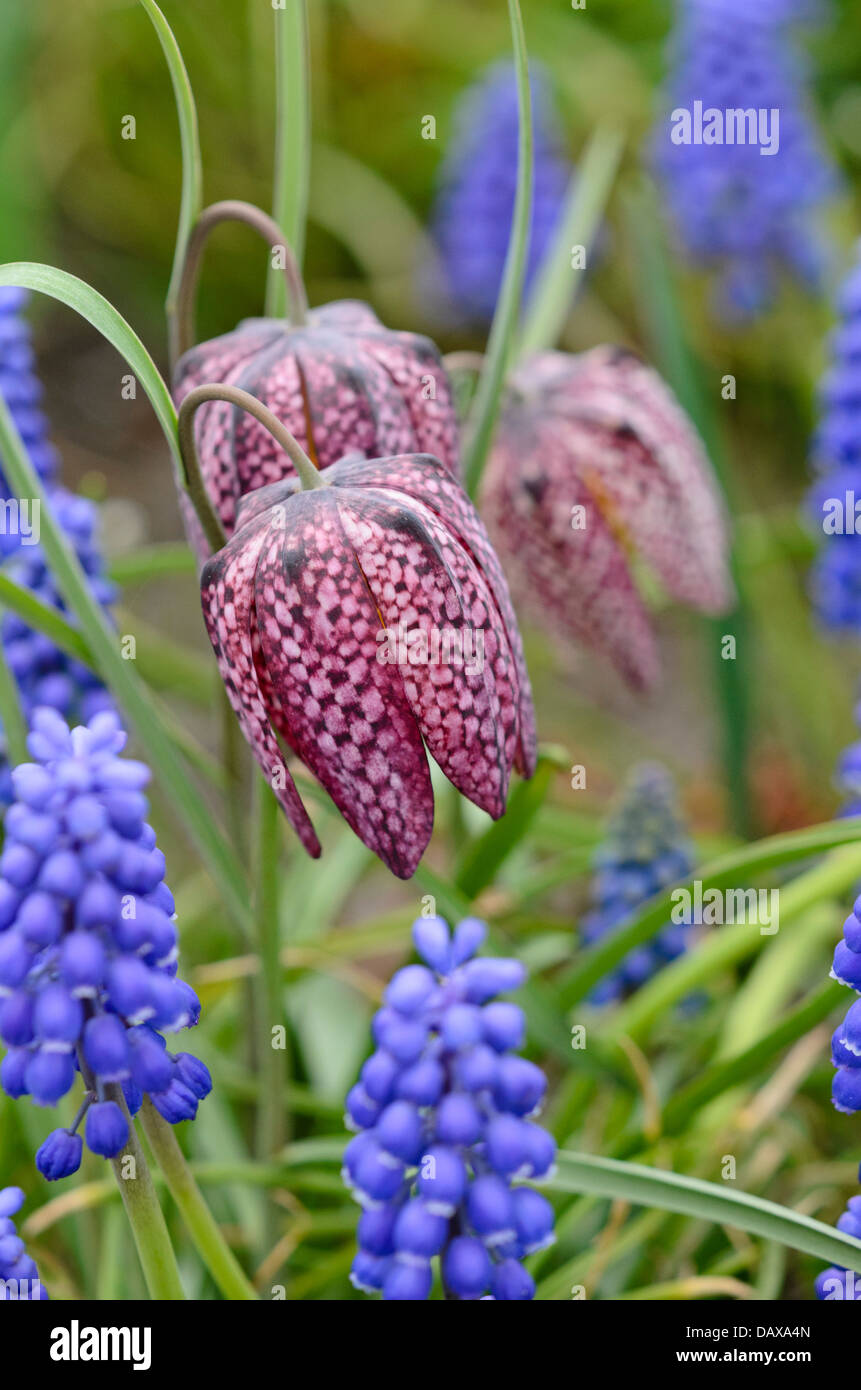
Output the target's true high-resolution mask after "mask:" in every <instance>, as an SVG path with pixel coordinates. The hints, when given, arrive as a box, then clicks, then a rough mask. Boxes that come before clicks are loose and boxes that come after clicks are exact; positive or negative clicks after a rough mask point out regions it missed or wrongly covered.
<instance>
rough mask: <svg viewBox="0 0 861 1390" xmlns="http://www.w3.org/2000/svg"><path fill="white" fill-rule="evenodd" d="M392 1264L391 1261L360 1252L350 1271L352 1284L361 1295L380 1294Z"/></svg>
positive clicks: (364, 1251)
mask: <svg viewBox="0 0 861 1390" xmlns="http://www.w3.org/2000/svg"><path fill="white" fill-rule="evenodd" d="M391 1264H392V1262H391V1260H390V1259H386V1258H383V1257H382V1256H380V1255H373V1254H369V1253H368V1251H366V1250H359V1251H358V1252H357V1254H356V1256H355V1258H354V1260H353V1264H352V1267H351V1269H350V1283H351V1284H352V1285H353V1288H354V1289H359V1291H360V1292H361V1293H379V1292H380V1290H381V1289H382V1287H383V1284H384V1283H385V1279H386V1275H387V1274H388V1272H389V1269H390V1268H391Z"/></svg>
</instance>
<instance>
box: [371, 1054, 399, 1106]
mask: <svg viewBox="0 0 861 1390" xmlns="http://www.w3.org/2000/svg"><path fill="white" fill-rule="evenodd" d="M400 1071H401V1068H400V1067H399V1066H398V1063H397V1062H396V1061H395V1058H394V1057H391V1056H390V1055H389V1053H388V1052H374V1053H373V1054H372V1055H371V1056H370V1057H369V1058H368V1060H367V1061H366V1062H365V1064H364V1065H363V1067H362V1071H361V1081H362V1085H363V1087H364V1089H365V1093H366V1094H367V1095H368V1096H370V1098H371V1100H374V1101H376V1102H377V1104H378V1105H385V1104H386V1102H387V1101H388V1100H390V1099H391V1096H392V1092H393V1091H394V1088H395V1082H396V1081H397V1079H398V1076H399V1074H400Z"/></svg>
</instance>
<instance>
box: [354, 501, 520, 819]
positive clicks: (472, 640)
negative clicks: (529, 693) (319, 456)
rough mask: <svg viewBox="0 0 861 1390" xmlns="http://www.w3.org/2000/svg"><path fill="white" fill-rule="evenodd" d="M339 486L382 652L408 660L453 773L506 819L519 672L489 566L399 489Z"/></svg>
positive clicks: (416, 701) (432, 735)
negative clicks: (378, 621) (376, 615)
mask: <svg viewBox="0 0 861 1390" xmlns="http://www.w3.org/2000/svg"><path fill="white" fill-rule="evenodd" d="M334 495H335V497H336V498H337V501H338V510H339V513H340V516H341V520H342V523H343V526H344V531H345V533H346V535H347V537H348V539H349V540H350V542H351V543H352V545H353V547H354V549H355V552H356V555H357V557H358V560H359V564H360V566H361V569H362V573H363V574H364V576H365V579H366V581H367V583H368V587H369V588H370V590H371V593H372V594H373V597H374V601H375V603H376V606H377V608H378V610H379V612H380V613H381V615H382V618H383V622H384V629H381V633H382V632H384V633H385V636H386V642H385V643H383V644H381V645H380V646H379V647H378V651H377V659H378V660H382V661H390V662H393V663H396V664H398V665H399V669H400V674H401V677H402V679H403V684H404V690H405V691H406V694H407V698H408V700H409V702H410V706H411V708H412V711H413V713H414V715H415V717H416V719H417V720H418V724H419V728H420V729H421V731H422V734H423V735H424V738H425V741H426V742H427V745H428V748H429V749H430V751H431V753H432V754H433V756H434V758H435V759H436V761H437V762H438V763H439V766H440V767H441V769H442V771H443V772H444V773H445V775H446V776H447V777H448V779H449V781H451V782H453V783H454V785H455V786H456V787H457V788H458V789H459V790H460V791H461V792H463V794H464V795H465V796H468V797H469V799H470V800H471V801H474V802H475V803H476V805H478V806H481V807H482V809H483V810H485V811H487V812H488V814H489V815H491V816H493V817H494V819H498V818H499V816H501V815H502V814H503V812H504V810H505V798H506V793H507V791H508V782H509V777H510V773H511V762H512V759H513V755H514V738H515V733H516V728H517V706H516V683H515V682H516V678H515V673H514V667H513V659H512V656H511V649H510V647H509V645H508V640H507V637H506V633H505V629H504V627H503V624H502V620H501V618H500V616H499V613H498V612H497V610H496V606H495V604H494V602H493V599H492V597H491V595H490V593H489V591H488V588H487V585H486V583H485V581H484V579H483V577H482V575H481V572H480V570H479V569H478V568H477V566H476V565H475V563H474V562H473V560H472V559H471V557H470V556H469V555H468V554H467V552H466V551H464V550H463V549H462V548H461V547H460V546H459V545H458V544H457V543H456V542H454V541H452V539H451V537H450V536H449V535H448V534H447V532H446V531H445V529H444V527H443V526H442V525H441V523H440V522H439V521H438V520H437V519H436V518H435V517H434V516H433V515H432V513H430V512H428V511H427V509H426V508H424V507H422V506H421V504H420V503H418V502H416V501H415V500H414V499H411V501H410V503H409V505H405V502H404V498H403V497H402V495H400V494H398V493H384V492H382V491H379V492H377V491H372V490H363V489H359V488H338V489H336V490H335V493H334ZM377 640H378V642H379V640H380V638H379V636H378V639H377ZM408 644H409V645H408Z"/></svg>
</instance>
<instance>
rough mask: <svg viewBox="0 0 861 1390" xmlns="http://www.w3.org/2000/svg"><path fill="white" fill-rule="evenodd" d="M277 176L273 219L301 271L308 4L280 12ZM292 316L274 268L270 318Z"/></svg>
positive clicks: (293, 1)
mask: <svg viewBox="0 0 861 1390" xmlns="http://www.w3.org/2000/svg"><path fill="white" fill-rule="evenodd" d="M273 13H274V17H275V91H276V114H275V171H274V181H273V193H272V216H273V217H274V219H275V221H276V222H277V223H278V225H279V227H282V228H283V229H284V235H285V236H286V238H287V241H288V242H289V244H290V245H291V246H292V247H293V252H294V254H295V256H296V260H297V262H298V264H299V265H300V266H301V264H302V259H303V256H304V252H305V222H306V218H307V215H308V188H309V182H310V166H311V105H310V82H309V70H310V55H309V52H308V10H307V4H306V0H287V3H286V6H285V8H284V9H280V10H275V11H274V12H273ZM286 312H287V294H286V288H285V285H284V281H283V279H282V277H281V276H280V274H279V273H278V271H277V270H275V269H274V268H273V267H272V266H271V265H270V267H269V272H268V275H267V281H266V313H267V314H268V315H270V316H271V317H275V318H283V317H284V316H285V314H286Z"/></svg>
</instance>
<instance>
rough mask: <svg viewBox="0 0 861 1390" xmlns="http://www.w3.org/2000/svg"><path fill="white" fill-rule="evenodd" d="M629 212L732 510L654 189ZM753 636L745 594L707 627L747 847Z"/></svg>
mask: <svg viewBox="0 0 861 1390" xmlns="http://www.w3.org/2000/svg"><path fill="white" fill-rule="evenodd" d="M628 210H629V223H630V225H631V228H632V238H631V239H632V244H633V245H635V246H636V247H637V248H638V250H639V252H640V266H639V273H638V276H637V284H638V287H639V289H640V298H641V301H642V304H643V308H644V312H645V317H646V319H647V321H648V325H649V329H650V333H651V337H652V341H653V343H654V345H655V350H656V352H657V356H658V363H659V365H660V369H661V371H662V373H663V375H664V376H665V377H666V379H667V381H668V383H669V384H670V386H671V387H672V388H673V390H674V391H675V393H676V395H677V396H678V398H679V401H680V402H681V404H682V406H683V407H684V409H685V410H686V411H687V413H688V415H689V416H690V417H691V419H692V420H693V422H694V424H695V425H696V427H697V430H698V431H699V433H700V436H701V437H702V440H703V442H704V444H705V446H706V449H707V451H708V454H709V457H710V459H711V461H712V464H713V466H714V469H715V474H716V477H717V480H718V482H719V484H720V486H721V488H722V490H723V493H724V495H725V497H726V499H727V502H728V504H729V506H730V510H731V509H732V508H731V504H732V496H731V490H730V484H731V475H730V470H729V466H728V463H727V460H726V458H725V455H724V448H723V443H722V438H721V433H720V430H719V429H718V428H717V423H716V419H715V415H714V411H713V410H712V409H711V407H710V405H709V403H708V400H707V397H706V395H705V392H704V391H703V387H702V381H701V378H700V369H699V364H698V363H697V361H696V359H695V357H694V355H693V353H692V352H691V350H690V348H689V347H688V344H687V342H686V341H685V330H684V326H683V323H682V315H681V310H680V307H679V303H678V297H677V294H676V289H675V285H674V283H673V277H672V273H671V271H670V267H669V264H668V261H667V256H666V251H665V247H664V244H663V238H662V236H661V225H662V224H661V212H660V208H659V206H658V202H657V199H656V197H655V195H654V192H653V191H652V189H651V188H650V186H649V185H648V184H643V185H641V187H640V189H638V190H637V191H636V192H630V193H629V195H628ZM730 568H731V572H732V575H733V579H734V581H735V583H736V588H737V589H738V588H739V582H738V580H739V575H738V567H737V565H736V563H735V558H734V556H733V555H732V554H731V556H730ZM749 629H750V623H749V615H748V612H747V607H746V604H745V602H744V596H743V594H740V597H739V601H738V604H737V606H736V608H735V609H734V611H733V612H732V613H729V614H727V615H726V616H724V617H718V618H709V619H707V620H706V632H707V635H708V637H707V640H708V642H709V644H710V650H711V654H712V661H713V668H714V671H715V684H716V686H717V689H718V692H719V697H720V707H721V712H722V725H723V765H724V767H725V768H726V779H727V790H728V794H729V820H730V824H731V825H732V827H733V829H734V830H735V831H736V833H737V834H738V835H740V836H741V837H742V838H743V839H748V838H750V835H751V834H752V833H753V831H754V827H753V808H752V804H751V794H750V786H749V768H748V755H749V743H750V728H749V725H750V706H751V703H752V701H751V692H750V687H749V681H750V668H751V664H752V662H753V659H754V658H753V652H752V650H751V646H752V642H751V633H750V630H749ZM726 635H730V636H733V637H734V638H735V646H736V655H735V659H729V660H724V658H723V656H722V654H721V648H722V640H723V638H724V636H726Z"/></svg>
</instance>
